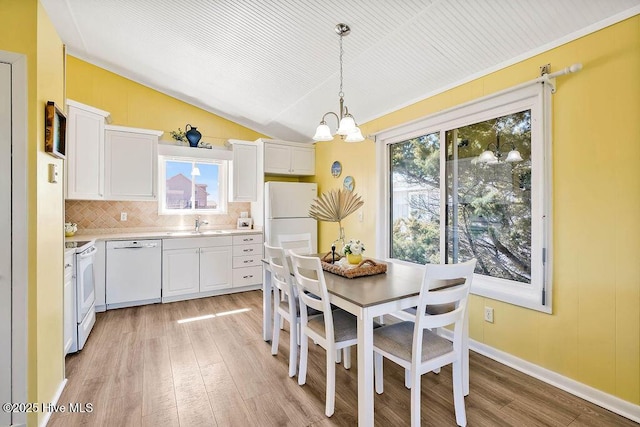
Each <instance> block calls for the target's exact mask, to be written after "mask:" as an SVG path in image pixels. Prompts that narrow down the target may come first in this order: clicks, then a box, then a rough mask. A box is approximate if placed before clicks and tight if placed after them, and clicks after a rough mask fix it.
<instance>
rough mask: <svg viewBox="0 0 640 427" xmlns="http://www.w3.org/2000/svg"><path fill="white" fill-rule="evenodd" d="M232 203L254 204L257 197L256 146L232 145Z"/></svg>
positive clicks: (248, 144)
mask: <svg viewBox="0 0 640 427" xmlns="http://www.w3.org/2000/svg"><path fill="white" fill-rule="evenodd" d="M232 167H233V173H232V175H231V180H232V183H231V200H230V201H232V202H255V201H256V200H257V197H258V169H259V168H258V146H257V145H256V144H255V143H246V144H244V143H238V142H234V143H233V164H232Z"/></svg>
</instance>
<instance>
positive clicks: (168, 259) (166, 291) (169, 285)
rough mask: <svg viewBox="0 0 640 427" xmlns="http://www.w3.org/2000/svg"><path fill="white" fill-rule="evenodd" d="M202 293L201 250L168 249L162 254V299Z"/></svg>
mask: <svg viewBox="0 0 640 427" xmlns="http://www.w3.org/2000/svg"><path fill="white" fill-rule="evenodd" d="M199 291H200V249H199V248H189V249H168V250H165V251H163V253H162V298H168V297H174V296H178V295H187V294H195V293H198V292H199Z"/></svg>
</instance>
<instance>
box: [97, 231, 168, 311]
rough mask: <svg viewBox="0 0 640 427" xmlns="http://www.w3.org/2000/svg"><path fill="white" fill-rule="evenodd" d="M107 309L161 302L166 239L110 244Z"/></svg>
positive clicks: (113, 241) (108, 249)
mask: <svg viewBox="0 0 640 427" xmlns="http://www.w3.org/2000/svg"><path fill="white" fill-rule="evenodd" d="M106 276H107V277H106V303H107V310H109V309H112V308H122V307H132V306H136V305H143V304H152V303H156V302H160V300H161V292H162V240H112V241H108V242H107V268H106Z"/></svg>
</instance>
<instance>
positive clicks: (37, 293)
mask: <svg viewBox="0 0 640 427" xmlns="http://www.w3.org/2000/svg"><path fill="white" fill-rule="evenodd" d="M0 21H1V22H2V25H1V26H0V49H2V50H5V51H10V52H15V53H21V54H24V55H25V56H26V57H27V73H28V78H27V84H28V88H27V91H28V100H27V102H28V103H27V108H28V124H27V126H28V128H27V141H26V144H27V165H25V166H26V168H27V177H28V178H27V179H28V192H29V196H28V212H25V214H26V215H27V216H28V230H29V231H28V233H29V236H28V245H29V248H28V251H29V276H28V285H27V286H28V310H29V314H28V316H29V317H28V339H27V340H28V341H27V342H28V344H27V345H28V362H27V369H28V378H27V388H28V391H27V392H28V396H27V398H28V401H30V402H51V401H52V400H53V398H54V396H55V393H56V391H57V390H58V388H59V386H60V385H61V382H62V380H63V376H64V358H63V356H62V351H63V349H62V280H63V275H62V270H63V269H62V263H63V242H64V240H63V233H62V223H63V222H64V217H63V209H62V184H60V183H59V184H49V183H48V182H47V177H48V172H47V167H48V166H47V165H48V164H49V163H54V164H57V165H58V167H60V168H61V167H62V162H61V160H57V159H55V158H53V157H51V156H49V155H47V154H45V153H44V105H45V103H46V101H48V100H52V101H55V102H56V103H58V104H59V105H63V101H64V99H63V95H64V94H63V84H62V82H63V78H62V76H63V55H62V43H61V41H60V39H59V37H58V35H57V33H56V32H55V30H54V29H53V26H52V25H51V22H50V21H49V18H48V17H47V16H46V13H45V12H44V9H43V8H42V6H41V5H40V4H39V2H38V1H37V0H0ZM17 167H21V166H20V165H17ZM60 170H62V169H60ZM42 416H43V415H42V414H38V415H35V414H30V415H29V416H28V423H29V425H35V424H36V423H38V422H39V420H41V419H42Z"/></svg>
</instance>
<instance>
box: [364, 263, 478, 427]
mask: <svg viewBox="0 0 640 427" xmlns="http://www.w3.org/2000/svg"><path fill="white" fill-rule="evenodd" d="M475 265H476V260H475V259H473V260H471V261H468V262H464V263H460V264H427V265H426V266H425V272H424V276H423V280H422V288H421V290H420V296H419V298H418V306H417V310H416V316H415V322H411V321H404V322H400V323H395V324H393V325H388V326H383V327H381V328H378V329H376V330H374V331H373V350H374V367H375V374H374V377H375V389H376V393H378V394H382V392H383V391H384V383H383V376H382V375H383V373H382V358H383V357H386V358H387V359H389V360H391V361H393V362H394V363H397V364H398V365H400V366H401V367H403V368H404V369H405V372H408V373H409V377H410V384H411V426H414V427H416V426H419V425H420V393H421V387H420V379H421V376H422V375H423V374H425V373H427V372H430V371H433V370H435V369H439V368H441V367H443V366H446V365H448V364H452V365H453V400H454V407H455V414H456V423H457V424H458V425H459V426H466V424H467V417H466V411H465V406H464V388H463V372H462V371H463V366H462V364H463V335H464V334H465V333H466V329H465V327H464V321H465V316H466V310H467V299H468V297H469V289H470V287H471V282H472V280H473V270H474V268H475ZM454 279H464V281H463V283H461V284H455V285H451V286H449V287H441V288H433V287H432V285H431V284H432V282H435V281H437V282H440V281H443V280H454ZM444 304H453V305H454V308H453V310H450V311H445V312H442V313H434V314H428V313H427V312H426V307H427V306H428V305H430V306H436V305H444ZM451 325H453V341H449V340H447V339H446V338H443V337H441V336H439V335H438V334H437V333H435V332H433V331H432V330H433V329H436V328H442V327H445V326H451Z"/></svg>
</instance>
